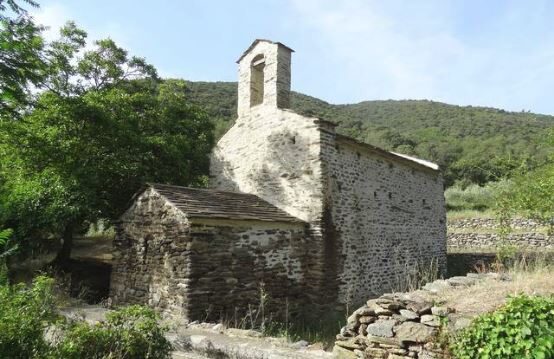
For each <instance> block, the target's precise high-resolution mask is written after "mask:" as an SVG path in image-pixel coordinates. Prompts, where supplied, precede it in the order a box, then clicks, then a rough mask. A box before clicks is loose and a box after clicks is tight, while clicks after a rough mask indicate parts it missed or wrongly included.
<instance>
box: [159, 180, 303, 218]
mask: <svg viewBox="0 0 554 359" xmlns="http://www.w3.org/2000/svg"><path fill="white" fill-rule="evenodd" d="M148 186H150V187H152V188H153V189H154V190H155V191H156V192H158V193H159V194H160V195H162V196H163V197H165V198H166V199H167V200H168V201H169V202H171V203H172V204H173V205H175V206H176V207H177V208H179V209H180V210H181V211H183V212H184V213H186V214H187V216H188V217H190V218H213V219H240V220H254V221H271V222H297V223H303V221H302V220H300V219H298V218H296V217H293V216H291V215H289V214H288V213H286V212H285V211H283V210H281V209H279V208H277V207H275V206H274V205H272V204H270V203H269V202H266V201H264V200H263V199H261V198H259V197H258V196H255V195H253V194H246V193H237V192H227V191H219V190H214V189H199V188H189V187H181V186H172V185H165V184H157V183H148Z"/></svg>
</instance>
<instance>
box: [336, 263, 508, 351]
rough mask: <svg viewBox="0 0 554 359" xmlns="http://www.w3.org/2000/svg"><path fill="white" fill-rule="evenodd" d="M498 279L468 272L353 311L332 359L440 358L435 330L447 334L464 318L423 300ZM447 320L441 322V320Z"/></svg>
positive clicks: (465, 322) (460, 326)
mask: <svg viewBox="0 0 554 359" xmlns="http://www.w3.org/2000/svg"><path fill="white" fill-rule="evenodd" d="M486 277H494V278H497V277H498V275H497V274H495V273H490V274H475V273H472V274H468V275H467V276H460V277H452V278H449V279H447V280H437V281H434V282H431V283H428V284H426V285H425V286H424V287H423V288H422V290H419V291H415V292H410V293H395V294H384V295H382V296H380V297H379V298H376V299H370V300H368V301H367V303H366V304H365V305H364V306H362V307H360V308H358V309H357V310H355V311H354V312H353V313H352V315H350V317H348V319H347V324H346V326H344V327H343V328H342V329H341V331H340V334H338V335H337V341H336V342H335V347H334V350H333V352H334V353H335V357H336V358H338V359H355V358H368V359H369V358H382V359H409V358H421V359H423V358H425V359H431V358H443V357H444V355H443V353H442V350H441V348H440V345H439V344H438V343H437V335H438V334H439V331H440V330H441V329H440V328H441V326H443V325H446V323H448V324H447V325H448V328H447V329H448V330H449V331H456V330H459V329H463V328H465V327H467V325H469V323H470V319H469V318H467V317H464V316H460V315H458V314H457V313H456V311H455V309H454V308H448V307H446V306H440V305H435V304H434V303H433V302H432V301H431V300H429V298H430V297H431V296H432V295H433V293H434V294H436V293H438V292H441V291H443V290H446V289H450V288H452V287H465V286H470V285H473V284H475V283H476V282H477V281H479V280H481V279H483V278H486ZM446 319H447V320H446Z"/></svg>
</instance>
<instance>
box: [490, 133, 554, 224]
mask: <svg viewBox="0 0 554 359" xmlns="http://www.w3.org/2000/svg"><path fill="white" fill-rule="evenodd" d="M543 146H544V148H546V149H548V150H549V151H550V153H551V154H552V153H553V149H554V131H552V132H551V135H550V139H549V142H546V143H544V144H543ZM512 182H513V183H512V185H511V186H509V187H508V188H506V189H505V190H504V191H502V192H500V193H499V194H498V196H497V212H498V214H499V218H500V221H501V224H503V227H504V228H503V231H504V232H509V231H510V229H509V228H508V227H507V225H508V221H507V220H506V219H507V218H510V217H511V216H512V215H513V214H514V213H517V214H520V215H524V216H526V217H528V218H533V219H535V220H538V221H540V222H542V223H545V224H547V225H548V226H549V231H550V232H551V233H554V155H551V157H550V160H549V161H548V162H547V163H546V164H545V165H543V166H541V167H539V168H537V169H535V170H532V171H528V172H527V171H522V172H521V173H519V174H518V175H516V176H514V178H513V179H512Z"/></svg>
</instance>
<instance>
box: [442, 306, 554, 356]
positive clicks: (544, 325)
mask: <svg viewBox="0 0 554 359" xmlns="http://www.w3.org/2000/svg"><path fill="white" fill-rule="evenodd" d="M452 352H453V354H454V356H455V357H456V358H458V359H475V358H488V359H496V358H498V359H509V358H518V359H519V358H536V359H546V358H553V357H554V298H545V297H529V296H525V295H520V296H516V297H513V298H511V299H510V300H509V301H508V303H507V304H506V305H505V306H504V307H502V308H500V309H498V310H497V311H495V312H492V313H488V314H485V315H483V316H481V317H479V318H477V319H476V320H475V321H474V322H473V323H472V324H471V326H469V327H468V328H467V329H465V330H464V331H462V332H461V333H460V335H459V337H457V338H455V342H454V343H453V345H452Z"/></svg>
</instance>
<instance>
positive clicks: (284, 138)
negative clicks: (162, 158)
mask: <svg viewBox="0 0 554 359" xmlns="http://www.w3.org/2000/svg"><path fill="white" fill-rule="evenodd" d="M260 54H263V56H264V58H265V59H266V66H265V69H264V71H265V79H264V81H265V87H264V96H265V98H264V101H263V103H262V104H261V105H257V106H250V89H251V84H250V81H251V77H250V76H251V75H250V66H251V63H252V60H253V59H254V58H256V59H257V58H259V56H260ZM289 90H290V50H289V49H287V48H285V47H283V46H281V45H279V44H275V43H271V42H263V41H262V42H258V43H257V44H255V46H254V47H253V48H251V49H250V50H249V51H247V53H245V54H244V55H243V57H242V58H241V60H240V61H239V95H238V97H239V104H238V118H237V120H236V122H235V125H234V126H233V127H232V128H231V129H230V130H229V132H227V133H226V134H225V135H224V136H223V137H222V139H221V140H220V141H219V143H218V144H217V146H216V148H215V149H214V151H213V154H212V158H211V176H212V186H213V187H215V188H218V189H223V190H229V191H239V192H245V193H251V194H255V195H257V196H259V197H261V198H263V199H265V200H266V201H268V202H270V203H272V204H273V205H275V206H277V207H279V208H280V209H282V210H284V211H286V212H288V213H289V214H291V215H293V216H296V217H298V218H300V219H302V220H304V221H306V222H308V223H309V225H310V231H309V235H310V237H311V240H310V241H311V242H312V243H314V248H312V250H311V251H310V263H312V265H311V266H310V268H309V270H308V272H307V273H308V275H307V277H306V278H307V279H306V281H307V282H309V283H311V285H312V289H313V297H314V298H315V299H317V300H320V301H321V300H323V301H326V302H327V303H329V304H333V303H337V302H339V303H347V302H350V303H352V302H354V303H358V302H360V301H362V300H365V299H366V298H367V296H369V295H379V294H382V293H383V292H385V291H389V290H391V289H393V287H394V285H395V282H396V281H397V280H398V278H399V277H402V276H404V274H405V273H406V271H409V270H414V269H415V267H416V265H417V266H419V267H418V268H421V266H426V265H428V266H431V263H430V262H431V261H435V265H436V266H438V268H439V270H440V271H444V270H445V269H446V239H445V237H446V223H445V221H446V219H445V208H444V196H443V187H442V186H443V184H442V178H441V176H440V173H439V172H438V171H435V170H432V169H426V168H425V167H424V166H422V165H419V164H413V165H409V164H407V163H411V162H410V161H408V160H405V159H401V160H399V159H398V158H397V157H395V156H393V155H390V156H382V155H377V154H376V153H375V151H369V150H367V148H366V147H365V146H358V145H353V144H351V143H349V142H348V141H346V142H345V141H343V140H342V141H341V140H340V138H341V137H337V135H336V133H335V129H334V126H333V125H332V124H330V123H328V122H326V121H322V120H319V119H315V118H310V117H304V116H301V115H298V114H296V113H294V112H292V111H290V110H286V109H283V107H286V105H287V104H288V92H289Z"/></svg>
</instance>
